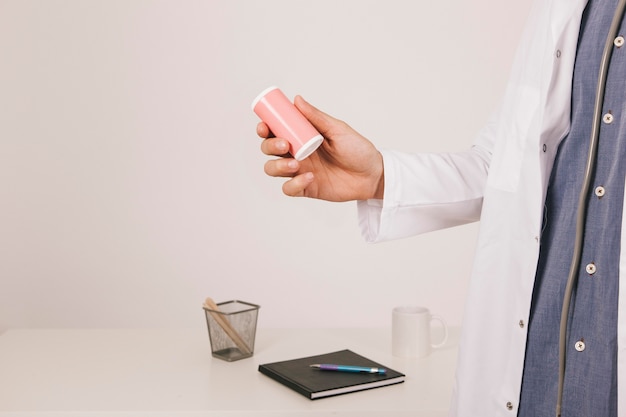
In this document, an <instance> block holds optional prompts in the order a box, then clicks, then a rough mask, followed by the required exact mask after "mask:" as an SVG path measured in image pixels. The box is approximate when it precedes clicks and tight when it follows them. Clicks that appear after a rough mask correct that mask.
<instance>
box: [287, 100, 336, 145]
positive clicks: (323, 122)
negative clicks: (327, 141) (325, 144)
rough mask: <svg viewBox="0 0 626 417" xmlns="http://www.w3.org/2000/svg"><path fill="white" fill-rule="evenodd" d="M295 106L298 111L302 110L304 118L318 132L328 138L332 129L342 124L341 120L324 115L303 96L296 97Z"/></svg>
mask: <svg viewBox="0 0 626 417" xmlns="http://www.w3.org/2000/svg"><path fill="white" fill-rule="evenodd" d="M294 104H295V106H296V107H297V108H298V110H300V112H301V113H302V114H303V115H304V117H306V118H307V119H308V120H309V121H310V122H311V124H312V125H313V126H314V127H315V128H316V129H317V131H318V132H320V133H321V134H322V136H324V137H326V138H328V137H329V136H330V132H331V130H332V128H333V127H334V126H337V123H340V121H339V120H337V119H335V118H334V117H332V116H330V115H328V114H326V113H324V112H323V111H321V110H319V109H318V108H317V107H315V106H313V105H312V104H310V103H309V102H308V101H306V100H305V99H303V98H302V96H296V97H295V99H294Z"/></svg>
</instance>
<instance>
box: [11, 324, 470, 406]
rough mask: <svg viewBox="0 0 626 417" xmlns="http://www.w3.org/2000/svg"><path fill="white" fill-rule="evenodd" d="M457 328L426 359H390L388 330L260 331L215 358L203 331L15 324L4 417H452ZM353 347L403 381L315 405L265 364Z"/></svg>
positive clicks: (316, 402)
mask: <svg viewBox="0 0 626 417" xmlns="http://www.w3.org/2000/svg"><path fill="white" fill-rule="evenodd" d="M458 333H459V332H458V329H451V335H450V339H449V342H448V345H447V346H446V347H444V348H442V349H440V350H438V351H435V352H433V354H432V355H431V356H429V357H428V358H425V359H411V360H407V359H399V358H395V357H393V356H392V355H391V347H390V340H391V334H390V330H389V329H348V330H342V329H326V330H324V329H313V330H287V329H262V328H260V329H258V331H257V341H256V346H255V353H254V356H253V357H252V358H248V359H242V360H240V361H237V362H231V363H229V362H225V361H222V360H219V359H216V358H213V357H212V356H211V352H210V344H209V339H208V335H207V333H206V329H202V328H200V329H179V330H171V329H158V330H147V329H143V330H136V329H104V330H103V329H89V330H85V329H80V330H76V329H52V330H21V329H14V330H8V331H6V332H5V333H4V334H1V335H0V417H8V416H11V417H14V416H21V417H26V416H28V417H31V416H33V417H43V416H45V417H57V416H58V417H60V416H63V417H69V416H81V417H85V416H87V417H104V416H106V417H131V416H132V417H148V416H150V417H165V416H167V417H191V416H193V417H200V416H207V417H213V416H220V417H222V416H231V417H235V416H237V417H239V416H263V417H270V416H272V417H274V416H289V417H312V416H331V415H332V416H344V417H345V416H347V417H357V416H358V417H364V416H377V417H378V416H407V417H408V416H411V417H419V416H428V417H438V416H446V415H447V410H448V404H449V400H450V394H451V390H452V385H453V379H454V368H455V362H456V354H457V344H458V343H457V342H458ZM345 348H347V349H352V350H354V351H355V352H357V353H359V354H361V355H364V356H367V357H370V358H371V359H373V360H375V361H378V362H381V363H383V364H385V365H387V366H389V367H391V368H393V369H396V370H398V371H401V372H404V373H405V374H406V375H407V377H406V382H404V383H403V384H399V385H394V386H389V387H383V388H377V389H374V390H369V391H364V392H357V393H351V394H347V395H342V396H337V397H331V398H324V399H320V400H315V401H311V400H309V399H307V398H305V397H304V396H301V395H300V394H298V393H296V392H294V391H291V390H290V389H288V388H286V387H284V386H282V385H280V384H279V383H277V382H275V381H273V380H272V379H270V378H268V377H266V376H265V375H262V374H261V373H260V372H258V370H257V367H258V365H259V364H260V363H265V362H274V361H279V360H285V359H292V358H297V357H301V356H309V355H317V354H320V353H325V352H331V351H334V350H340V349H345Z"/></svg>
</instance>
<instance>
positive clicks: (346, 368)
mask: <svg viewBox="0 0 626 417" xmlns="http://www.w3.org/2000/svg"><path fill="white" fill-rule="evenodd" d="M309 366H310V367H311V368H317V369H319V370H322V371H337V372H360V373H365V374H385V373H387V370H386V369H383V368H370V367H369V366H352V365H334V364H330V363H322V364H317V363H316V364H314V365H309Z"/></svg>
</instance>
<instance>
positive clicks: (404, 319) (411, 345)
mask: <svg viewBox="0 0 626 417" xmlns="http://www.w3.org/2000/svg"><path fill="white" fill-rule="evenodd" d="M433 321H438V322H439V323H440V324H441V326H442V328H443V338H442V340H441V341H440V342H438V343H435V344H433V343H432V342H431V324H432V322H433ZM447 340H448V326H447V325H446V322H445V321H444V320H443V319H442V318H441V317H439V316H436V315H433V314H430V311H429V310H428V309H427V308H425V307H419V306H401V307H396V308H394V309H393V312H392V321H391V348H392V349H391V350H392V353H393V355H394V356H399V357H401V358H423V357H426V356H428V355H429V354H430V352H431V351H432V349H433V348H438V347H441V346H443V345H444V344H445V343H446V341H447Z"/></svg>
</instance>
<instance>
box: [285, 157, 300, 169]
mask: <svg viewBox="0 0 626 417" xmlns="http://www.w3.org/2000/svg"><path fill="white" fill-rule="evenodd" d="M287 166H288V167H289V168H291V169H296V168H298V161H296V160H295V159H290V160H289V162H287Z"/></svg>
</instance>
